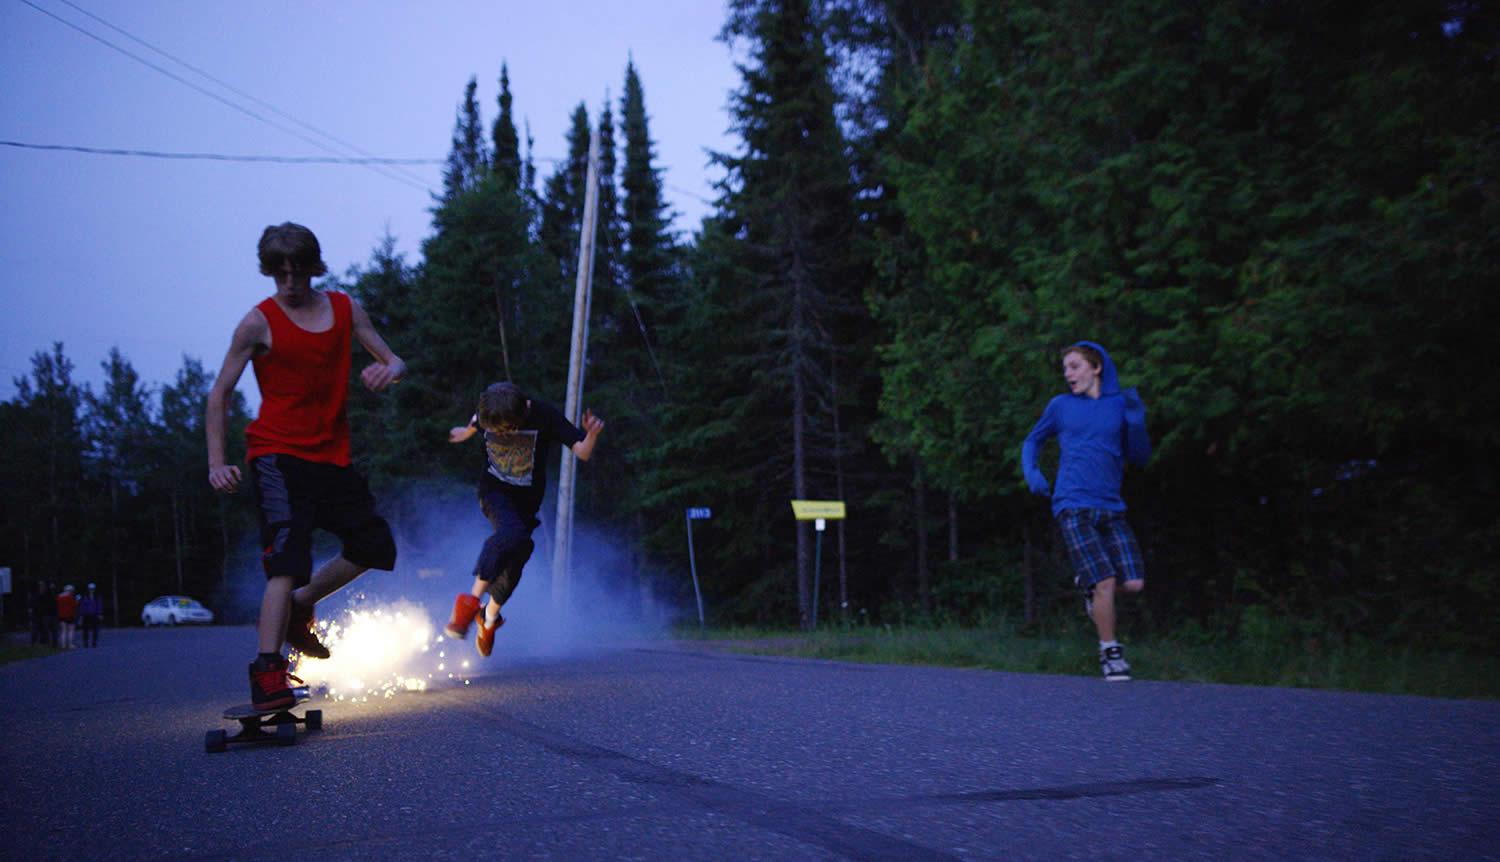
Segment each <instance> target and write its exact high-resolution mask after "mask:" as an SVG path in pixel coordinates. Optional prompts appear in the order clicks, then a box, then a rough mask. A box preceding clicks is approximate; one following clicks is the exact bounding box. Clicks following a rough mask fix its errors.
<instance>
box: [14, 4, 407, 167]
mask: <svg viewBox="0 0 1500 862" xmlns="http://www.w3.org/2000/svg"><path fill="white" fill-rule="evenodd" d="M21 2H22V3H23V4H25V5H27V6H30V7H31V8H32V9H35V10H36V11H38V12H40V13H42V14H43V15H46V16H47V17H48V18H51V19H53V20H54V21H57V22H58V23H60V24H62V25H64V26H66V27H69V28H71V29H73V30H75V31H77V32H79V33H82V34H83V35H85V36H87V37H89V38H90V39H93V40H94V41H96V42H98V43H100V44H101V45H104V46H106V47H108V48H110V49H112V50H114V51H118V52H120V53H121V54H124V55H125V56H127V57H129V58H130V59H132V60H135V61H136V62H137V63H140V64H142V65H143V66H146V67H148V68H150V69H153V70H155V71H157V72H160V73H161V74H163V75H166V76H167V77H168V78H171V79H172V80H174V81H176V82H177V83H179V84H182V85H183V86H185V87H190V88H192V89H194V90H197V91H198V92H199V93H202V94H203V95H205V96H208V97H209V98H210V99H213V100H214V101H216V102H219V103H221V104H223V105H226V106H228V107H230V108H233V109H234V110H236V111H239V112H240V113H242V114H245V115H246V116H249V117H251V118H253V119H256V120H259V121H260V122H262V123H265V124H266V125H268V126H270V127H272V128H274V129H277V130H279V131H282V132H285V133H287V134H289V135H292V136H294V137H296V138H298V139H300V140H302V141H305V142H307V143H309V144H312V145H313V146H315V147H317V148H318V149H320V150H324V151H327V152H333V150H332V149H331V148H330V147H328V146H327V145H326V144H324V143H322V142H321V141H318V140H315V139H313V138H310V137H308V136H306V135H304V134H302V133H301V132H298V131H297V130H295V129H290V128H287V127H286V126H284V125H281V124H279V123H276V122H275V121H273V120H270V119H267V118H266V117H264V116H261V115H260V114H257V113H256V112H254V111H252V110H250V109H249V108H246V107H245V106H244V105H240V104H237V103H235V102H232V101H230V100H229V99H226V98H224V97H223V96H221V95H219V94H218V93H214V92H212V91H210V90H208V89H205V88H204V87H201V86H199V85H198V84H196V83H194V82H192V81H189V80H187V79H186V78H183V77H182V76H180V75H177V74H175V73H174V72H171V71H169V70H168V69H165V68H162V67H161V66H159V65H157V64H156V63H153V62H151V61H150V60H147V59H146V58H144V57H142V56H140V55H138V54H134V53H132V52H130V51H128V50H126V49H125V48H122V47H120V46H119V45H116V44H115V43H113V42H111V41H109V40H108V39H105V38H104V37H102V36H99V35H98V34H96V33H92V32H90V31H88V30H86V29H84V28H83V27H80V26H78V25H77V24H74V23H73V22H72V21H69V20H67V19H66V18H63V17H61V16H59V15H57V14H55V13H53V12H50V11H48V10H46V9H43V8H42V7H40V6H38V5H36V4H35V3H33V2H31V0H21ZM63 2H65V3H66V2H67V0H63ZM67 5H69V6H72V8H74V9H78V7H77V6H74V5H73V4H72V3H67ZM79 11H80V12H84V10H82V9H79ZM84 14H85V15H89V17H91V18H94V20H96V21H100V22H101V23H104V24H105V25H106V26H108V27H110V28H112V29H114V30H117V31H119V32H121V33H125V35H126V36H129V37H130V38H131V39H135V41H137V42H140V43H141V44H143V45H146V47H148V48H151V50H153V51H156V52H157V53H160V54H162V55H163V56H165V57H168V58H169V59H172V60H173V61H174V62H176V63H179V64H181V65H183V66H185V67H187V68H189V69H192V70H193V71H194V72H197V73H198V74H200V75H203V76H204V77H206V78H208V79H209V80H211V81H214V82H215V83H218V84H219V85H220V86H225V87H226V88H227V89H230V90H231V91H232V92H238V91H236V90H234V89H233V88H232V87H227V85H225V84H223V83H222V82H219V81H217V80H216V79H214V78H213V77H211V76H209V75H207V74H205V73H203V72H199V71H198V70H197V69H196V68H194V67H192V66H190V65H188V64H187V63H185V62H183V61H181V60H177V59H176V58H175V57H172V56H171V55H170V54H167V53H166V52H164V51H162V50H161V49H159V48H155V47H153V46H151V45H150V44H149V43H147V42H144V41H142V40H140V39H137V38H136V37H134V36H131V35H130V34H129V33H126V32H125V31H124V30H121V29H120V28H118V27H115V26H114V25H113V24H109V23H108V22H105V21H103V19H101V18H99V17H98V16H95V15H93V14H91V13H88V12H84ZM241 95H243V94H241ZM245 98H251V99H252V101H257V102H258V101H259V100H255V99H253V97H248V96H246V97H245ZM262 104H264V103H262ZM271 110H276V109H274V108H271ZM276 113H278V114H282V116H286V114H284V113H282V112H280V111H276ZM294 122H300V121H296V120H294ZM304 125H305V124H304ZM315 131H316V130H315ZM318 134H321V135H323V136H324V137H330V138H331V136H329V135H326V134H324V133H322V132H318ZM333 140H336V139H333ZM346 146H347V145H346ZM370 167H371V169H372V170H374V171H375V172H376V173H378V174H380V175H381V176H384V177H386V178H387V179H393V180H396V181H397V182H401V183H405V184H406V185H408V186H411V187H413V188H416V189H418V190H419V191H428V190H429V189H428V185H427V184H426V183H423V182H421V180H419V179H415V178H412V177H409V176H404V175H401V174H397V173H392V172H390V171H386V170H382V169H381V167H380V166H379V165H378V163H372V164H371V165H370Z"/></svg>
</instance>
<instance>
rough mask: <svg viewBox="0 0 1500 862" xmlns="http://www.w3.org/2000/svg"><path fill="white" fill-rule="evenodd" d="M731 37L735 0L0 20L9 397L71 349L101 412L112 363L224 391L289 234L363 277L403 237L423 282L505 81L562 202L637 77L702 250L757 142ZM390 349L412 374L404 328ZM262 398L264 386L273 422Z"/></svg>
mask: <svg viewBox="0 0 1500 862" xmlns="http://www.w3.org/2000/svg"><path fill="white" fill-rule="evenodd" d="M724 17H725V7H724V3H723V2H719V0H634V2H632V0H562V2H556V3H542V4H538V3H522V2H509V0H504V2H499V0H497V2H447V0H444V2H437V3H417V2H369V0H366V2H354V0H332V2H318V3H294V2H271V3H257V4H225V3H203V2H198V0H129V2H125V0H113V2H104V0H15V2H9V3H3V4H0V75H3V78H4V80H5V86H4V87H3V88H0V141H4V142H6V143H4V144H3V145H0V203H3V206H0V262H3V267H0V284H3V287H0V294H3V297H4V313H3V314H0V399H3V400H8V399H10V398H13V397H14V396H15V394H16V387H15V385H14V378H17V377H25V376H28V375H29V374H30V371H31V357H32V356H33V355H34V354H35V353H37V352H38V351H50V349H51V345H52V343H53V342H55V341H61V342H62V343H63V346H64V352H65V354H66V356H67V357H68V358H69V359H71V360H72V362H73V363H74V380H75V381H77V382H80V383H88V384H90V385H92V386H93V387H94V389H95V390H96V391H98V390H99V389H100V387H101V382H102V379H103V376H102V373H101V372H100V370H99V366H100V363H101V362H102V361H103V360H104V359H105V357H106V356H107V355H108V352H109V350H110V348H111V347H118V348H119V349H120V350H121V352H122V353H123V354H124V355H125V358H126V359H128V360H129V361H130V362H131V364H132V365H133V366H134V367H135V369H136V371H137V372H139V374H140V376H141V378H142V380H143V382H145V383H147V384H149V385H151V386H153V387H159V386H160V385H162V384H167V383H170V382H171V381H172V380H173V379H174V378H175V376H176V374H177V371H178V369H179V368H181V367H182V363H183V357H184V356H188V357H192V358H195V359H198V360H200V361H202V363H203V365H204V367H205V369H207V371H208V372H209V374H210V375H213V374H215V373H216V372H217V371H218V367H219V364H220V363H221V362H222V360H223V357H224V351H225V349H226V348H227V347H228V344H229V336H230V334H231V332H232V331H233V329H234V326H235V324H236V323H238V321H239V320H240V318H241V317H243V316H244V314H245V312H246V311H248V310H249V309H250V308H251V306H253V305H254V304H255V303H256V302H258V301H260V300H261V299H263V298H264V297H266V296H268V295H269V294H270V293H271V292H272V291H273V290H274V285H273V283H272V282H271V280H270V279H268V278H266V277H264V276H261V275H260V274H259V273H258V272H257V269H256V260H255V245H256V241H257V240H258V239H259V237H260V233H261V231H262V230H263V229H264V228H265V227H266V226H267V225H269V224H276V223H280V222H283V221H296V222H300V223H302V224H305V225H307V226H308V227H310V228H312V230H313V231H314V232H315V233H316V234H317V235H318V238H319V240H320V241H321V242H322V245H323V252H324V259H325V260H326V261H327V262H328V265H329V268H330V270H331V271H332V272H334V273H338V274H340V275H342V274H343V273H344V272H345V271H346V270H347V269H348V268H349V267H350V266H351V265H359V266H365V265H367V264H368V262H369V260H370V255H371V252H372V250H373V249H374V248H375V247H376V246H377V245H378V244H379V242H380V240H381V238H382V237H383V236H385V235H386V234H387V232H389V233H390V234H391V235H392V236H394V237H395V238H396V242H397V249H398V251H399V252H401V253H402V254H404V255H405V257H406V260H407V262H408V263H416V262H418V261H419V260H420V252H419V249H420V246H421V242H422V240H423V239H425V238H426V237H427V236H428V235H429V233H430V229H431V212H430V211H431V207H432V205H433V198H432V195H433V193H434V192H436V191H438V190H440V189H441V186H442V180H441V176H442V166H441V164H438V163H436V162H440V161H441V160H442V159H444V158H445V157H446V156H447V154H448V150H449V145H450V141H451V137H452V133H453V125H454V120H455V118H456V115H457V110H458V106H459V103H460V101H461V100H462V98H463V92H464V87H465V85H466V84H467V82H468V80H469V79H470V78H471V77H474V78H476V79H477V81H478V94H477V95H478V99H479V101H480V105H481V110H482V119H483V121H484V123H485V126H486V128H488V126H489V124H490V123H491V122H493V120H494V118H495V115H496V113H497V107H496V102H495V99H496V95H497V93H498V79H499V75H500V66H501V64H502V63H505V64H506V65H507V67H508V69H509V75H510V87H511V93H512V95H513V96H514V99H515V101H514V105H513V111H514V113H515V115H516V120H517V125H518V127H519V131H520V133H521V135H522V137H523V146H524V138H525V136H526V134H527V128H526V127H527V126H528V125H529V128H530V135H531V137H532V139H533V142H534V150H533V155H534V157H535V161H536V167H537V173H538V177H539V182H540V180H541V179H544V178H545V177H547V176H549V175H550V174H551V173H552V172H553V171H554V170H555V169H556V162H555V160H556V159H558V158H560V157H562V156H564V155H566V151H567V144H566V140H565V134H566V131H567V129H568V127H569V124H570V118H571V115H572V113H573V110H574V109H575V108H576V107H577V106H578V105H579V103H584V104H585V105H586V106H587V108H588V111H589V117H590V120H591V122H597V119H598V117H599V114H600V110H601V108H602V107H603V105H604V104H605V101H606V99H607V100H608V103H609V105H610V109H611V112H612V113H613V115H614V118H615V124H616V127H617V128H618V126H619V124H620V95H621V91H622V89H623V82H624V77H625V66H626V63H627V61H629V60H630V59H632V58H633V59H634V61H635V65H636V69H637V71H638V73H639V75H640V77H641V83H642V86H643V88H644V91H645V96H646V111H647V114H648V115H649V117H650V131H651V137H652V139H653V141H655V143H656V153H657V160H656V165H657V167H659V168H660V169H662V171H663V181H664V183H665V184H666V189H665V193H666V197H667V200H668V202H669V203H670V205H671V207H672V209H673V210H674V211H675V212H677V213H678V217H677V219H676V221H675V223H674V227H675V228H676V230H677V231H678V232H679V233H680V234H681V235H683V236H685V237H686V236H691V234H692V233H693V232H694V231H695V230H696V229H697V227H698V226H699V224H700V222H701V220H702V218H703V216H704V215H706V214H707V213H708V212H709V210H710V205H709V203H708V201H709V200H711V199H712V198H713V197H714V193H713V190H712V188H711V185H712V183H713V182H714V181H715V180H717V179H719V178H720V175H719V173H718V172H717V170H715V169H712V168H710V167H709V166H708V165H707V162H708V155H707V152H708V151H710V150H712V151H733V150H735V149H736V147H737V146H738V142H737V141H736V140H734V139H733V138H732V137H731V136H730V135H729V133H728V128H729V117H728V113H727V111H726V105H727V103H728V101H729V94H730V92H731V91H732V90H734V89H736V88H737V87H738V86H739V84H740V80H739V76H738V73H737V72H736V71H735V68H734V59H733V55H732V53H731V50H730V48H729V46H726V45H725V44H724V43H722V42H718V41H716V40H715V36H716V35H717V34H718V32H719V29H720V27H721V26H722V25H723V22H724ZM81 31H86V32H81ZM90 34H92V35H90ZM101 40H102V41H101ZM106 42H108V43H109V44H105V43H106ZM111 45H112V46H114V47H111ZM225 85H227V86H225ZM205 91H206V92H205ZM242 109H243V110H242ZM252 114H253V115H254V116H252ZM17 144H21V145H26V146H16V145H17ZM38 147H63V148H76V149H40V148H38ZM78 149H92V150H127V151H132V152H135V153H138V154H137V155H110V154H102V153H87V152H79V151H78ZM145 154H173V155H183V154H199V155H212V156H220V157H226V156H227V157H258V158H266V157H274V158H284V159H301V158H329V157H353V158H358V157H361V156H364V157H369V156H375V157H380V158H395V159H429V160H433V162H434V163H426V164H411V165H402V166H399V167H382V168H380V169H378V170H377V169H374V168H372V167H369V166H361V165H350V164H319V163H312V164H309V163H287V162H275V161H238V160H231V159H225V158H214V159H208V158H193V159H187V158H162V157H158V156H154V155H145ZM383 334H384V335H385V336H386V338H387V340H388V341H390V342H391V344H392V346H393V347H394V348H395V349H396V351H397V352H398V353H401V352H402V345H401V333H399V332H388V333H383ZM254 386H255V384H254V377H253V374H250V373H247V374H245V376H244V377H243V378H242V379H241V381H240V389H241V391H244V392H246V393H247V395H250V396H251V397H252V403H253V401H254V399H253V393H254Z"/></svg>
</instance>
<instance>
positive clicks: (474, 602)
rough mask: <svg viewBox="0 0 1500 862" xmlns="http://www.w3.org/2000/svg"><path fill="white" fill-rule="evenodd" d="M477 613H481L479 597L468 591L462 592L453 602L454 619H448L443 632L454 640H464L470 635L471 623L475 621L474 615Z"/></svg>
mask: <svg viewBox="0 0 1500 862" xmlns="http://www.w3.org/2000/svg"><path fill="white" fill-rule="evenodd" d="M477 613H479V599H478V598H477V597H475V596H471V595H469V594H468V593H460V594H459V596H458V598H457V599H456V600H454V602H453V619H451V620H449V621H448V625H447V626H446V627H444V629H443V634H445V635H447V636H448V637H450V638H453V639H454V640H459V641H461V640H463V639H464V638H465V637H467V636H468V634H469V624H470V623H472V622H474V615H475V614H477Z"/></svg>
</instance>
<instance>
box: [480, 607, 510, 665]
mask: <svg viewBox="0 0 1500 862" xmlns="http://www.w3.org/2000/svg"><path fill="white" fill-rule="evenodd" d="M503 625H505V617H495V624H494V625H493V626H492V625H490V624H489V623H487V622H485V621H484V620H480V621H479V634H478V635H476V636H475V638H474V646H476V647H479V654H480V655H482V656H484V657H485V658H489V657H490V651H491V650H493V649H494V648H495V629H498V628H500V627H501V626H503Z"/></svg>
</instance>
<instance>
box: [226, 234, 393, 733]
mask: <svg viewBox="0 0 1500 862" xmlns="http://www.w3.org/2000/svg"><path fill="white" fill-rule="evenodd" d="M259 257H260V271H261V274H262V275H268V276H271V277H272V278H274V279H275V280H276V293H275V294H274V295H272V296H270V297H268V298H267V299H265V300H263V301H262V302H261V303H260V304H258V305H256V306H255V307H254V308H252V309H251V310H250V312H249V313H248V314H246V315H245V317H244V319H243V320H241V321H240V323H239V326H237V327H236V328H235V330H234V336H233V337H232V339H231V340H230V344H229V351H228V353H226V354H225V356H224V364H223V366H222V367H221V368H220V369H219V376H218V379H217V380H215V381H214V386H213V389H212V390H211V391H210V392H209V396H208V408H207V411H206V415H205V417H204V426H205V430H206V432H207V436H208V481H209V484H211V485H213V487H214V489H215V490H217V491H221V492H225V493H232V492H234V491H236V490H238V488H239V485H240V468H239V467H236V466H235V465H233V464H229V463H226V460H225V455H224V425H225V417H226V416H227V415H228V405H229V398H230V396H231V394H232V393H233V392H234V387H235V385H236V384H237V383H238V382H239V379H240V375H241V374H243V373H244V371H245V366H246V365H247V364H249V363H254V365H255V380H256V383H257V385H258V386H259V388H260V396H261V405H260V411H259V415H257V416H256V419H255V421H254V422H252V423H250V426H249V427H248V428H246V429H245V442H246V444H247V450H248V451H247V454H246V460H247V462H248V465H249V470H250V477H251V485H252V488H253V490H254V492H255V503H256V509H257V513H258V515H259V518H260V527H261V544H262V547H263V548H264V551H263V553H262V561H263V564H264V566H265V571H266V589H265V593H264V595H263V596H262V597H261V606H260V623H259V626H258V629H257V640H258V654H257V656H256V659H255V661H254V662H253V663H252V664H251V665H250V700H251V702H252V703H254V704H255V705H256V706H257V707H260V708H262V709H280V708H283V707H287V706H291V705H292V704H293V703H295V699H294V696H293V694H292V690H291V685H290V683H289V682H288V679H287V661H286V658H285V657H283V656H282V654H281V647H282V644H283V643H286V644H288V645H290V646H291V647H293V648H294V649H297V650H300V651H301V652H303V653H304V654H306V655H309V656H313V657H315V658H327V657H328V649H327V648H326V647H324V646H323V645H322V644H321V643H319V642H318V639H317V637H316V636H315V635H314V634H313V632H312V623H313V605H314V604H315V603H316V602H317V601H318V600H319V599H321V598H323V597H325V596H327V595H329V594H331V593H333V592H334V591H335V590H338V589H339V588H340V587H343V586H344V585H345V584H347V583H349V582H350V581H352V580H354V579H355V578H357V577H359V576H360V575H361V574H363V573H365V572H366V571H368V570H370V569H382V570H386V571H389V570H390V569H392V568H393V567H394V566H395V564H396V543H395V541H394V539H392V537H391V530H390V527H389V525H387V524H386V522H385V520H384V519H382V518H381V517H380V516H379V515H377V514H376V513H375V498H374V497H373V496H371V494H370V490H369V487H368V486H367V485H366V484H365V480H364V478H363V477H362V476H360V475H359V473H358V472H356V471H355V470H354V468H353V467H351V466H350V464H349V419H348V413H347V409H346V408H347V404H348V395H349V392H348V389H349V368H350V363H351V361H352V360H351V350H352V344H353V341H354V340H355V339H358V340H359V343H360V344H361V345H363V346H364V348H365V350H367V351H369V353H370V355H371V356H373V357H374V358H375V361H374V362H373V363H371V364H370V365H369V366H367V367H366V368H365V369H364V370H363V371H362V372H360V380H361V381H362V382H363V383H364V385H365V386H366V387H367V388H369V389H370V390H371V391H374V392H380V391H382V390H384V389H385V388H386V387H388V386H390V385H391V384H392V383H395V382H396V381H397V380H400V379H401V377H402V376H403V375H404V374H405V373H406V363H405V362H403V361H401V358H400V357H398V356H397V355H396V354H395V353H393V352H392V351H391V349H390V347H389V346H387V345H386V343H385V341H384V339H382V338H381V337H380V335H379V334H378V333H377V332H376V331H375V328H374V326H372V325H371V324H370V318H369V316H368V315H366V314H365V312H364V309H362V308H360V307H359V303H357V302H355V301H354V300H353V299H352V298H350V297H349V295H348V294H345V293H340V292H338V291H322V290H314V289H313V287H312V279H313V278H314V277H315V276H320V275H323V274H324V273H326V272H327V271H328V267H327V265H325V264H324V263H323V252H322V249H321V248H320V247H319V245H318V238H317V237H316V236H314V235H313V232H312V231H310V230H308V229H307V228H305V227H303V226H301V225H298V224H293V223H291V222H287V223H285V224H281V225H276V226H273V227H268V228H266V230H265V232H264V233H262V234H261V238H260V247H259ZM314 529H323V530H327V531H328V532H330V533H333V534H334V535H335V536H337V537H338V538H339V540H340V541H341V542H343V549H342V551H341V552H340V554H339V555H338V556H337V557H334V558H333V559H331V560H329V561H327V562H326V563H324V564H323V565H322V566H320V567H319V568H318V570H317V571H316V572H314V571H313V570H312V531H313V530H314Z"/></svg>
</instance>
